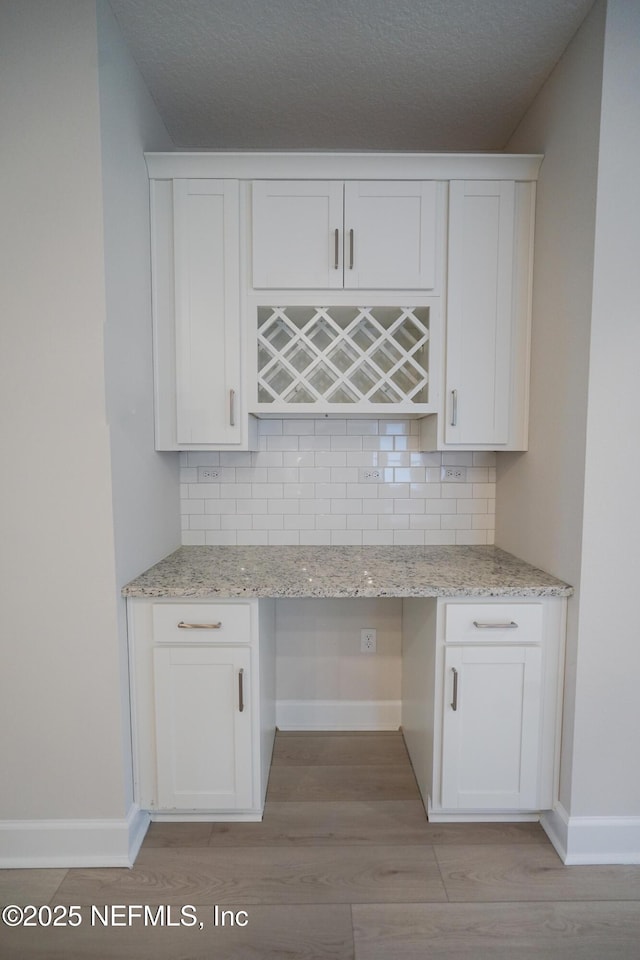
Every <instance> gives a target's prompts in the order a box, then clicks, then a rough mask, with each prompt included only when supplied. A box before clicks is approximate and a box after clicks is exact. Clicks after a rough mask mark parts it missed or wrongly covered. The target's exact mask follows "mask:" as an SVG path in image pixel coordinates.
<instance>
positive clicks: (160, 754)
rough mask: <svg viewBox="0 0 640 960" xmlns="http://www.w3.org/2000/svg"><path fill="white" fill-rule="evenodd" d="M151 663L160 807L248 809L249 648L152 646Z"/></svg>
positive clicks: (250, 783)
mask: <svg viewBox="0 0 640 960" xmlns="http://www.w3.org/2000/svg"><path fill="white" fill-rule="evenodd" d="M153 664H154V681H155V715H156V758H157V804H158V807H160V808H163V809H166V810H171V809H181V810H216V809H217V810H235V809H244V808H249V807H251V805H252V752H251V709H250V697H249V689H248V682H249V679H250V677H249V666H250V651H249V649H248V648H247V647H204V646H202V647H185V646H180V647H170V646H165V647H155V648H154V651H153Z"/></svg>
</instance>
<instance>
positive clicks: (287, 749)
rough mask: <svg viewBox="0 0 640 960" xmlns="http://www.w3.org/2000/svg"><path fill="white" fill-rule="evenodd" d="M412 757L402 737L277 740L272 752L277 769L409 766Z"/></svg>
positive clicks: (317, 737)
mask: <svg viewBox="0 0 640 960" xmlns="http://www.w3.org/2000/svg"><path fill="white" fill-rule="evenodd" d="M408 760H409V757H408V754H407V748H406V747H405V745H404V740H403V739H402V735H401V734H400V733H397V734H395V735H394V736H390V737H371V736H364V737H363V736H360V735H359V734H357V733H355V734H353V735H349V736H343V737H325V736H318V735H315V734H311V735H308V734H301V735H300V736H297V737H277V738H276V743H275V748H274V751H273V764H274V765H275V766H280V765H281V764H282V765H285V766H291V765H298V764H302V765H303V766H308V765H310V764H321V765H323V766H327V765H331V764H339V765H343V764H347V765H349V766H363V765H367V764H368V765H370V766H381V765H384V764H395V765H397V764H406V763H408Z"/></svg>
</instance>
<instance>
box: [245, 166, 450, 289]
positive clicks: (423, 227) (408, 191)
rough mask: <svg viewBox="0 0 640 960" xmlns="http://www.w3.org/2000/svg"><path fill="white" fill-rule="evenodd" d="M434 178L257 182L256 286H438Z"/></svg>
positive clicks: (437, 191)
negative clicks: (417, 179)
mask: <svg viewBox="0 0 640 960" xmlns="http://www.w3.org/2000/svg"><path fill="white" fill-rule="evenodd" d="M442 191H443V188H442V185H441V184H438V183H436V182H435V181H410V180H407V181H375V180H374V181H347V182H345V183H342V182H339V181H331V180H326V181H298V180H291V181H273V180H258V181H255V182H254V183H253V287H254V288H255V289H288V290H293V289H319V290H322V289H345V290H362V289H369V290H435V288H436V287H437V285H438V267H439V263H440V259H439V256H438V252H439V251H438V229H439V219H440V218H439V216H438V214H439V198H440V197H441V196H442Z"/></svg>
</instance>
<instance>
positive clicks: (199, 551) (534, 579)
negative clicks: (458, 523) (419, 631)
mask: <svg viewBox="0 0 640 960" xmlns="http://www.w3.org/2000/svg"><path fill="white" fill-rule="evenodd" d="M572 593H573V588H572V587H570V586H569V585H568V584H566V583H563V582H562V581H561V580H557V579H556V578H555V577H552V576H551V575H550V574H548V573H545V572H544V571H543V570H539V569H538V568H537V567H533V566H531V565H530V564H528V563H525V562H524V561H522V560H519V559H518V558H517V557H514V556H512V554H510V553H506V552H505V551H504V550H500V549H499V548H497V547H489V546H467V547H465V546H460V547H451V546H449V547H387V546H379V547H377V546H372V547H366V548H362V547H299V546H298V547H294V546H291V547H286V546H273V547H226V546H220V547H204V546H192V547H180V548H179V549H178V550H176V551H175V552H174V553H172V554H170V555H169V556H168V557H166V558H165V559H164V560H161V561H160V562H159V563H157V564H155V566H153V567H151V568H150V569H149V570H147V571H146V572H145V573H143V574H141V575H140V576H139V577H136V579H135V580H132V581H131V582H130V583H128V584H127V585H126V586H125V587H124V588H123V590H122V594H123V596H125V597H174V598H180V597H184V598H198V597H214V598H215V597H218V598H221V599H222V598H231V597H567V596H571V594H572Z"/></svg>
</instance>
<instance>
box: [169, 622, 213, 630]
mask: <svg viewBox="0 0 640 960" xmlns="http://www.w3.org/2000/svg"><path fill="white" fill-rule="evenodd" d="M221 627H222V620H219V621H218V623H185V622H184V620H181V621H180V623H179V624H178V630H220V628H221Z"/></svg>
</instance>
